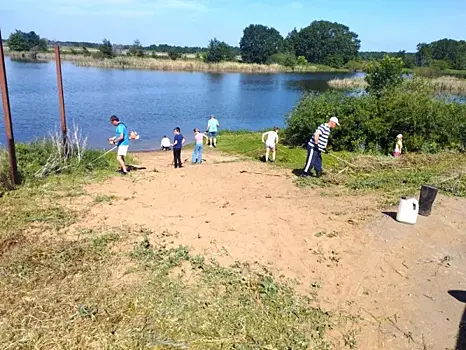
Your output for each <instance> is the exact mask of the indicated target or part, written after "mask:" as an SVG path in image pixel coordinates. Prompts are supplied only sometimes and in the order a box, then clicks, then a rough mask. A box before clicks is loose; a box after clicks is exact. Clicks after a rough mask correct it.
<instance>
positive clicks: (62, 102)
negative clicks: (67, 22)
mask: <svg viewBox="0 0 466 350" xmlns="http://www.w3.org/2000/svg"><path fill="white" fill-rule="evenodd" d="M55 63H56V65H57V83H58V101H59V103H60V120H61V131H62V135H63V147H64V148H65V154H68V138H67V129H66V115H65V98H64V96H63V80H62V75H61V57H60V47H59V46H58V45H57V46H55Z"/></svg>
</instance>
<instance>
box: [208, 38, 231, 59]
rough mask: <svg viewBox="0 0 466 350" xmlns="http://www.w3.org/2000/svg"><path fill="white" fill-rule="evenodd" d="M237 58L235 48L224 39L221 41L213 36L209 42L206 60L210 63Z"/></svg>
mask: <svg viewBox="0 0 466 350" xmlns="http://www.w3.org/2000/svg"><path fill="white" fill-rule="evenodd" d="M234 59H235V53H234V50H233V48H232V47H231V46H230V45H228V44H227V43H225V42H223V41H219V40H217V39H216V38H213V39H212V40H210V42H209V46H208V47H207V52H206V54H205V56H204V61H205V62H208V63H215V62H222V61H233V60H234Z"/></svg>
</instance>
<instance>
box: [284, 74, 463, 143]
mask: <svg viewBox="0 0 466 350" xmlns="http://www.w3.org/2000/svg"><path fill="white" fill-rule="evenodd" d="M332 115H335V116H337V117H338V118H339V119H340V120H341V126H340V127H338V128H336V129H335V130H334V131H332V134H331V139H332V140H331V142H330V146H331V147H332V148H333V149H335V150H347V151H376V152H380V151H382V152H390V151H391V150H392V148H393V143H394V140H395V138H396V135H397V134H399V133H402V134H403V135H404V136H405V145H406V146H407V148H408V149H409V150H410V151H427V152H436V151H438V150H442V149H464V147H465V146H466V144H465V141H466V140H465V137H464V130H466V105H464V104H458V103H448V102H446V101H443V100H439V99H434V98H433V97H432V87H431V85H430V84H428V83H426V82H425V81H424V80H418V79H416V80H414V81H406V82H405V83H404V84H403V85H402V86H399V87H397V88H394V89H392V90H390V91H387V92H386V93H384V94H383V95H380V96H377V95H375V94H364V95H362V96H354V95H352V96H348V95H347V94H345V93H344V92H335V91H331V92H326V93H323V94H315V93H313V94H308V95H305V96H304V97H303V98H302V99H301V100H300V101H299V102H298V104H297V105H296V107H295V108H294V109H293V111H292V112H291V113H290V115H289V116H288V118H287V121H286V123H287V128H286V130H285V138H286V141H287V142H288V143H289V144H291V145H294V146H299V145H302V144H303V143H305V142H307V140H309V138H310V137H311V136H312V135H313V133H314V131H315V129H316V127H317V126H318V125H319V124H320V123H323V122H325V121H327V120H328V118H329V117H330V116H332Z"/></svg>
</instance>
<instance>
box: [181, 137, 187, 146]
mask: <svg viewBox="0 0 466 350" xmlns="http://www.w3.org/2000/svg"><path fill="white" fill-rule="evenodd" d="M185 142H186V140H185V139H184V137H183V140H182V141H181V145H184V143H185Z"/></svg>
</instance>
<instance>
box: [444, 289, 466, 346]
mask: <svg viewBox="0 0 466 350" xmlns="http://www.w3.org/2000/svg"><path fill="white" fill-rule="evenodd" d="M448 294H450V295H451V296H452V297H453V298H455V299H456V300H458V301H460V302H462V303H466V291H464V290H449V291H448ZM456 350H466V307H465V308H464V311H463V316H462V317H461V321H460V325H459V330H458V340H457V342H456Z"/></svg>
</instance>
